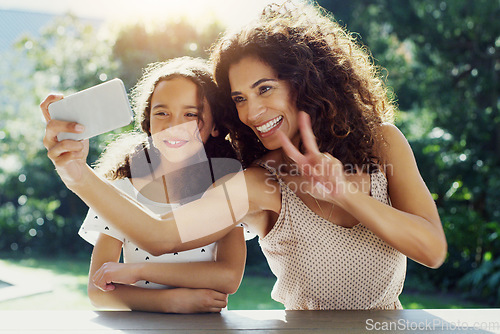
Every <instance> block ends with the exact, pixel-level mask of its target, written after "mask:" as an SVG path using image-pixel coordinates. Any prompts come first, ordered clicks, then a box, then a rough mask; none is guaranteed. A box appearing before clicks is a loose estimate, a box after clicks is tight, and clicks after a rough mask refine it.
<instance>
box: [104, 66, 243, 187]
mask: <svg viewBox="0 0 500 334" xmlns="http://www.w3.org/2000/svg"><path fill="white" fill-rule="evenodd" d="M211 73H212V69H211V67H210V66H209V64H208V63H207V61H205V60H203V59H200V58H191V57H181V58H175V59H172V60H169V61H166V62H158V63H153V64H150V65H149V66H148V67H147V68H146V69H145V71H144V74H143V76H142V78H141V79H140V80H139V82H138V83H137V85H136V86H135V87H134V89H133V91H132V105H133V108H134V111H135V114H136V126H135V129H134V130H133V131H130V132H126V133H124V134H121V135H119V136H118V137H117V138H115V139H114V140H113V141H112V142H111V143H110V144H108V145H107V147H106V149H105V150H104V152H103V153H102V155H101V156H100V158H99V159H98V161H97V162H96V164H95V168H96V171H97V172H98V173H99V174H101V175H103V176H105V177H106V178H107V179H109V180H115V179H123V178H126V177H127V178H131V177H132V173H131V168H130V166H131V162H132V160H133V159H134V158H135V159H139V157H141V158H142V157H143V156H144V154H146V156H147V157H148V159H149V156H150V155H159V154H160V153H159V152H158V151H157V150H156V149H155V148H154V146H153V145H152V142H151V131H150V125H151V124H150V115H151V97H152V95H153V92H154V90H155V88H156V86H157V85H158V83H159V82H161V81H164V80H171V79H174V78H178V77H182V78H186V79H188V80H191V81H192V82H193V83H194V84H195V85H196V87H197V89H198V91H197V95H198V106H199V108H200V113H199V114H198V115H199V120H200V122H201V123H202V124H201V126H203V114H204V113H205V112H207V110H203V105H204V104H203V100H204V99H205V98H206V99H207V101H208V105H209V106H210V111H211V112H212V116H213V120H214V124H215V127H216V129H217V130H218V132H219V135H218V136H217V137H212V136H210V137H209V139H208V140H207V142H206V143H205V145H204V146H205V152H206V155H207V157H208V158H214V157H221V158H235V157H236V154H235V152H234V150H233V148H232V146H231V143H230V142H229V141H228V140H226V136H227V135H228V133H229V131H228V130H227V128H226V127H224V125H222V122H221V117H223V115H221V113H220V110H221V109H222V107H221V104H220V100H221V99H220V97H219V96H218V95H219V90H218V89H217V87H216V85H215V83H214V81H213V79H212V75H211ZM154 167H155V166H153V168H154Z"/></svg>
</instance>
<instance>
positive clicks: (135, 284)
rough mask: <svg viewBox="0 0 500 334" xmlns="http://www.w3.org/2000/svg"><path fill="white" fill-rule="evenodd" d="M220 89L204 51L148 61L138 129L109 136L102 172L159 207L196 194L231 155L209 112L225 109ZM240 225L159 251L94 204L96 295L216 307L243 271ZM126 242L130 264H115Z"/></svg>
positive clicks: (109, 300)
mask: <svg viewBox="0 0 500 334" xmlns="http://www.w3.org/2000/svg"><path fill="white" fill-rule="evenodd" d="M215 88H216V87H215V84H214V83H213V81H212V79H211V76H210V71H209V68H208V66H207V64H206V63H205V62H204V61H202V60H201V59H193V58H187V57H185V58H177V59H174V60H170V61H168V62H164V63H156V64H152V65H150V66H149V67H148V69H147V70H146V72H145V74H144V76H143V78H142V79H141V80H140V81H139V83H138V84H137V86H136V87H135V94H134V95H135V100H136V112H137V114H138V115H139V119H138V123H139V124H140V126H141V130H142V133H140V132H139V131H135V132H130V133H126V134H125V135H122V136H121V137H120V138H119V139H118V140H116V141H115V142H113V143H112V144H110V145H109V146H108V147H107V148H106V151H105V153H104V154H103V155H102V157H101V158H100V160H99V161H98V163H97V168H96V170H97V171H98V173H100V174H102V175H105V177H106V178H107V179H108V180H111V181H113V185H114V186H115V187H116V188H118V189H120V190H121V191H123V192H125V193H127V194H128V195H130V196H131V197H133V198H134V199H136V200H137V201H138V202H139V203H141V204H142V205H144V206H145V207H146V208H148V209H149V210H151V211H152V212H153V213H156V214H164V213H166V212H169V211H171V210H172V209H173V208H175V207H178V206H179V205H180V204H183V203H185V202H187V201H190V200H192V199H193V198H196V197H197V196H199V195H200V194H201V193H203V192H204V191H205V190H206V189H207V188H208V187H209V186H210V185H211V184H212V183H213V182H214V181H215V180H214V179H213V178H212V177H211V176H210V171H211V170H217V172H219V174H220V173H228V172H229V171H228V170H225V171H221V170H220V166H221V163H222V162H223V161H224V160H225V159H220V158H222V157H226V158H233V157H234V151H233V150H232V148H231V146H230V144H229V142H228V141H226V140H225V139H224V137H225V135H226V134H227V130H226V129H225V128H224V127H222V126H220V125H219V124H220V122H219V123H218V122H216V121H215V120H214V117H213V116H214V115H216V114H217V112H218V109H219V108H220V107H219V105H218V103H217V98H216V89H215ZM207 157H208V158H207ZM214 157H219V159H215V158H214ZM233 172H234V170H233ZM215 174H217V173H215ZM241 230H242V229H241V228H236V229H235V230H234V231H231V233H229V234H228V235H227V236H225V237H224V238H222V239H221V240H220V241H218V242H215V243H212V244H209V245H207V246H204V247H200V248H197V249H193V250H188V251H185V252H175V253H172V254H165V255H161V256H153V255H151V254H150V253H149V252H147V251H146V250H144V249H142V248H140V247H139V246H137V245H136V244H134V243H133V241H131V240H129V239H128V238H127V237H126V236H125V235H124V234H123V233H121V232H120V230H119V229H117V228H115V227H114V226H112V224H110V223H109V222H107V221H106V220H105V219H102V218H101V217H100V216H99V215H98V214H97V213H96V212H95V211H94V210H93V209H92V208H91V209H90V210H89V213H88V215H87V218H86V219H85V221H84V223H83V225H82V227H81V229H80V235H81V236H82V237H83V238H84V239H86V240H87V241H89V242H91V243H93V244H94V251H93V253H92V260H91V266H90V274H89V285H88V294H89V297H90V300H91V301H92V303H93V304H94V305H95V306H96V307H99V308H108V309H109V308H111V309H124V308H125V309H132V310H143V311H155V312H176V313H190V312H219V311H220V310H221V308H223V307H225V306H226V303H227V294H232V293H234V292H236V290H237V288H238V286H239V284H240V281H241V277H242V275H243V269H244V264H245V242H244V239H243V237H242V231H241ZM122 249H123V259H124V263H118V262H119V259H120V254H121V252H122ZM173 287H175V288H173ZM150 289H161V290H156V291H153V290H150Z"/></svg>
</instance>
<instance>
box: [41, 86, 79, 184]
mask: <svg viewBox="0 0 500 334" xmlns="http://www.w3.org/2000/svg"><path fill="white" fill-rule="evenodd" d="M62 99H63V96H62V95H49V96H47V98H46V99H45V100H44V101H43V102H42V103H41V104H40V109H41V110H42V113H43V117H44V118H45V121H46V122H47V127H46V128H45V136H44V138H43V145H44V146H45V148H46V149H47V156H48V157H49V158H50V160H52V163H53V164H54V166H55V167H56V171H57V173H58V174H59V176H60V177H61V179H62V180H63V182H64V183H65V184H66V186H67V187H68V188H70V189H71V186H73V185H76V184H79V183H80V182H83V181H84V180H83V173H84V169H85V166H86V163H87V162H86V160H87V155H88V152H89V141H88V139H87V140H82V141H75V140H70V139H66V140H62V141H59V140H58V139H57V135H58V134H59V133H60V132H72V133H80V132H83V130H84V129H83V126H82V125H80V124H77V123H75V122H65V121H60V120H55V119H51V118H50V114H49V104H51V103H53V102H56V101H59V100H62Z"/></svg>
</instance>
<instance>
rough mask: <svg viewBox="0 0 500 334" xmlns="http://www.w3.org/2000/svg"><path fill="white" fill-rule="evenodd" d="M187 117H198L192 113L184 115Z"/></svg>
mask: <svg viewBox="0 0 500 334" xmlns="http://www.w3.org/2000/svg"><path fill="white" fill-rule="evenodd" d="M186 116H187V117H198V114H197V113H194V112H188V113H187V114H186Z"/></svg>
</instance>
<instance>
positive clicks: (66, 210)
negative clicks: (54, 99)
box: [0, 16, 117, 254]
mask: <svg viewBox="0 0 500 334" xmlns="http://www.w3.org/2000/svg"><path fill="white" fill-rule="evenodd" d="M110 49H111V48H110V47H109V45H106V43H105V41H103V40H98V39H97V38H96V34H95V31H94V29H93V28H92V27H91V26H88V25H83V24H81V23H80V21H79V20H77V19H76V18H74V17H72V16H66V17H61V18H58V19H56V20H55V21H54V22H52V23H51V24H50V25H48V26H47V27H46V28H45V29H44V30H43V32H42V34H41V36H40V37H38V38H33V37H30V36H25V37H23V38H22V39H21V40H20V41H19V42H18V43H17V44H16V48H15V49H14V50H12V53H11V55H15V57H13V59H9V60H10V61H12V63H10V65H11V66H10V67H8V68H7V70H9V72H8V73H9V75H7V76H6V79H5V80H4V81H3V82H2V86H3V87H5V91H3V92H2V96H1V99H2V102H3V105H4V106H5V108H2V109H1V110H0V119H1V120H2V121H1V122H2V130H1V131H0V136H1V137H2V142H1V143H0V145H1V148H2V151H1V152H2V154H1V156H0V161H1V165H0V166H1V169H0V189H2V191H1V192H0V233H1V234H2V235H5V236H8V238H3V239H2V241H1V242H0V250H2V251H6V250H11V251H13V252H24V253H30V252H37V253H49V254H50V253H54V252H58V251H61V250H64V251H67V252H70V253H75V252H78V251H89V247H88V245H86V243H85V242H84V241H82V240H80V239H79V238H78V236H77V233H76V232H77V231H78V228H79V225H80V224H81V220H82V215H83V214H84V213H85V210H86V206H85V205H84V204H83V202H81V201H80V199H78V197H76V196H75V195H74V194H73V193H72V192H70V191H69V190H68V189H67V188H66V187H65V186H64V184H63V183H62V182H61V181H60V180H59V178H58V176H57V174H56V173H55V172H54V167H53V165H52V163H51V162H50V160H49V159H48V158H47V156H46V151H45V148H44V147H43V146H42V140H41V138H42V136H43V132H44V127H45V123H44V122H43V121H42V115H41V111H40V109H39V108H38V105H39V104H40V101H41V100H42V99H43V98H45V96H46V95H47V94H48V93H49V92H51V91H56V92H60V93H64V94H65V95H68V94H70V93H72V92H74V91H77V90H81V89H85V88H88V87H90V86H93V85H95V84H98V83H100V82H102V80H101V79H104V76H106V77H108V76H109V77H112V76H114V75H115V73H116V68H117V66H116V63H115V62H114V61H113V60H112V59H111V57H110V56H111V51H110ZM99 145H100V141H99V140H97V141H93V142H92V143H91V154H90V159H91V160H92V159H95V158H96V156H97V154H98V152H100V151H101V149H102V148H101V147H100V146H99Z"/></svg>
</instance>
